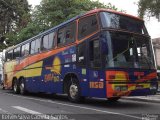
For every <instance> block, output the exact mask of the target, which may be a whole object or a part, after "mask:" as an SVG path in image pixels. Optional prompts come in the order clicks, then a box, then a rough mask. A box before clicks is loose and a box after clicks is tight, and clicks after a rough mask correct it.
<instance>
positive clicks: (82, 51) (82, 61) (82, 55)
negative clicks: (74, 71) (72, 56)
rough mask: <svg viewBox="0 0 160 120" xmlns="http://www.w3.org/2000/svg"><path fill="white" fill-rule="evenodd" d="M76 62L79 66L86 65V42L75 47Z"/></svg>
mask: <svg viewBox="0 0 160 120" xmlns="http://www.w3.org/2000/svg"><path fill="white" fill-rule="evenodd" d="M77 62H78V64H79V65H81V66H85V65H86V42H83V43H81V44H79V45H78V47H77Z"/></svg>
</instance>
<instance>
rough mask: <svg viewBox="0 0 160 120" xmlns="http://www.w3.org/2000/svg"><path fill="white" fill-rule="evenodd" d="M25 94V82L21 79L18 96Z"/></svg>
mask: <svg viewBox="0 0 160 120" xmlns="http://www.w3.org/2000/svg"><path fill="white" fill-rule="evenodd" d="M26 93H27V91H26V90H25V81H24V79H23V78H22V79H21V80H20V94H21V95H25V94H26Z"/></svg>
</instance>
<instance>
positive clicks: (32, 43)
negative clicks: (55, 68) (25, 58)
mask: <svg viewBox="0 0 160 120" xmlns="http://www.w3.org/2000/svg"><path fill="white" fill-rule="evenodd" d="M35 46H36V41H35V40H34V41H32V42H31V51H30V53H31V54H34V53H35Z"/></svg>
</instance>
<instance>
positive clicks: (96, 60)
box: [89, 40, 101, 68]
mask: <svg viewBox="0 0 160 120" xmlns="http://www.w3.org/2000/svg"><path fill="white" fill-rule="evenodd" d="M100 53H101V52H100V42H99V40H92V41H90V42H89V64H90V67H92V68H100V67H101V56H100Z"/></svg>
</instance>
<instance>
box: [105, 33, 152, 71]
mask: <svg viewBox="0 0 160 120" xmlns="http://www.w3.org/2000/svg"><path fill="white" fill-rule="evenodd" d="M104 34H105V35H106V39H103V40H104V43H105V44H103V45H104V46H105V47H102V48H103V51H107V52H105V53H106V57H105V59H106V60H105V61H106V68H110V67H118V68H142V69H153V68H154V58H153V53H152V47H151V42H150V39H149V38H148V37H144V36H140V35H133V34H130V33H124V32H107V31H106V32H104ZM104 49H106V50H104Z"/></svg>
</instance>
